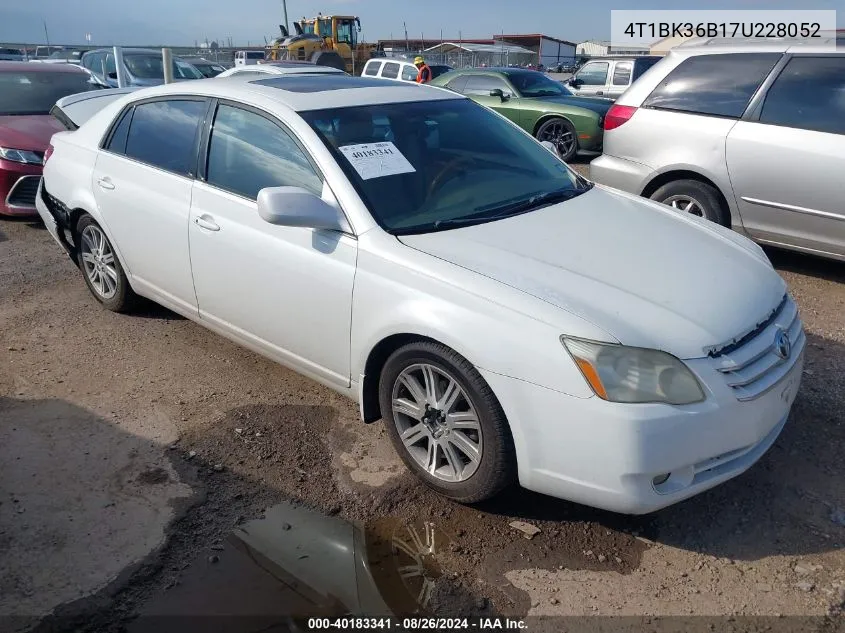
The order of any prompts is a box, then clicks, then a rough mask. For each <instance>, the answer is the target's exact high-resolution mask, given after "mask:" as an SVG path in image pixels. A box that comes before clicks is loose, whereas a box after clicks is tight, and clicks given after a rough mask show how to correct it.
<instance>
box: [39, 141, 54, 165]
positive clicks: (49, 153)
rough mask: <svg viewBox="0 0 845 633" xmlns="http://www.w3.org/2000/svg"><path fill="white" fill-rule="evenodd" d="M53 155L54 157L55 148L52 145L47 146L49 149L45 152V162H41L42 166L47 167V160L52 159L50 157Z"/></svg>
mask: <svg viewBox="0 0 845 633" xmlns="http://www.w3.org/2000/svg"><path fill="white" fill-rule="evenodd" d="M52 155H53V146H52V145H48V146H47V149H46V150H44V160H42V161H41V164H42V165H46V164H47V159H49V158H50V156H52Z"/></svg>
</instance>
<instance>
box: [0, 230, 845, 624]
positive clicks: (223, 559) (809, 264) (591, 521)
mask: <svg viewBox="0 0 845 633" xmlns="http://www.w3.org/2000/svg"><path fill="white" fill-rule="evenodd" d="M656 239H657V238H656ZM771 256H772V259H773V261H774V262H775V265H776V266H777V268H778V270H779V271H780V272H781V273H782V275H783V276H784V278H785V279H786V280H787V281H788V283H789V285H790V288H791V291H792V293H793V294H794V296H795V297H796V299H797V301H798V303H799V305H800V306H801V310H802V315H803V318H804V321H805V325H806V328H807V332H808V335H809V341H810V345H809V349H808V357H807V365H806V367H807V368H806V371H805V376H804V383H803V386H802V389H801V392H800V394H799V396H798V400H797V402H796V404H795V407H794V409H793V414H792V417H791V420H790V422H789V424H788V425H787V427H786V429H785V431H784V432H783V434H782V436H781V437H780V439H779V440H778V442H777V443H776V445H775V446H774V447H773V448H772V450H771V451H770V452H769V453H768V454H767V455H766V456H765V457H764V458H763V459H762V460H761V462H760V463H759V464H758V465H756V466H755V467H754V468H753V469H752V470H751V471H749V472H748V473H746V474H745V475H743V476H741V477H739V478H738V479H735V480H733V481H732V482H730V483H728V484H726V485H724V486H721V487H719V488H717V489H715V490H713V491H711V492H708V493H706V494H703V495H701V496H699V497H696V498H694V499H692V500H690V501H687V502H685V503H682V504H680V505H677V506H675V507H672V508H669V509H666V510H664V511H661V512H659V513H657V514H654V515H651V516H647V517H639V518H631V517H625V516H618V515H613V514H609V513H604V512H599V511H595V510H590V509H588V508H584V507H581V506H577V505H574V504H570V503H566V502H563V501H559V500H555V499H550V498H546V497H542V496H540V495H536V494H533V493H529V492H526V491H519V490H515V491H512V492H510V493H508V494H507V495H505V496H504V497H502V498H500V499H497V500H495V502H492V503H487V504H484V505H481V506H477V507H464V506H460V505H456V504H454V503H451V502H449V501H446V500H444V499H442V498H439V497H437V496H436V495H434V494H432V493H430V492H428V491H427V490H426V489H424V488H422V487H420V486H419V485H418V484H417V483H416V481H415V480H414V478H413V477H411V476H410V475H409V474H408V473H407V472H406V471H405V470H404V468H403V467H402V466H401V464H400V463H399V461H398V459H397V458H396V457H395V456H394V455H393V453H392V449H391V447H390V445H389V442H388V439H387V437H386V435H385V433H384V431H383V429H382V427H381V424H379V423H377V424H373V425H363V424H362V423H361V422H360V421H359V419H358V416H357V410H356V407H355V406H354V405H353V404H352V403H351V402H349V401H347V400H345V399H343V398H341V397H339V396H337V395H335V394H333V393H331V392H330V391H328V390H327V389H324V388H322V387H320V386H318V385H316V384H315V383H312V382H310V381H308V380H306V379H303V378H301V377H299V376H298V375H296V374H294V373H292V372H290V371H287V370H286V369H283V368H281V367H279V366H277V365H275V364H273V363H271V362H269V361H266V360H264V359H263V358H261V357H259V356H256V355H255V354H253V353H251V352H248V351H245V350H243V349H241V348H238V347H236V346H234V345H233V344H230V343H229V342H227V341H226V340H224V339H222V338H220V337H218V336H216V335H214V334H212V333H210V332H208V331H206V330H205V329H203V328H201V327H199V326H197V325H195V324H194V323H193V322H191V321H188V320H184V319H182V318H180V317H177V316H176V315H174V314H172V313H170V312H168V311H166V310H164V309H161V308H158V307H156V306H152V305H150V306H148V307H147V308H146V309H145V310H144V311H142V312H140V313H138V314H134V315H116V314H112V313H110V312H107V311H105V310H103V309H101V308H100V307H99V306H98V305H97V304H96V303H95V302H94V300H93V299H92V298H91V297H90V296H89V294H88V291H87V289H86V287H85V285H84V283H83V281H82V278H81V276H80V275H79V273H78V271H77V270H76V269H75V268H74V267H73V265H72V263H71V262H70V261H69V260H68V259H67V258H66V257H65V256H64V255H63V254H62V253H61V252H60V251H59V249H58V247H57V246H56V245H55V244H53V242H52V240H51V239H50V237H49V235H48V234H47V233H46V231H45V230H44V229H43V227H41V226H40V225H39V224H37V223H30V222H25V221H0V271H2V273H0V615H2V616H16V617H3V618H0V630H2V629H3V628H8V629H9V630H21V631H23V630H29V629H32V628H38V629H39V630H81V631H111V630H114V631H117V630H122V628H123V626H124V625H125V624H126V623H127V622H129V621H130V620H132V618H133V616H134V615H136V614H138V613H146V614H150V613H159V614H160V613H174V611H173V609H176V608H177V607H179V608H181V609H182V613H185V612H186V610H187V612H188V613H191V614H194V615H197V614H202V613H205V612H206V611H208V612H209V613H210V612H214V613H219V612H220V609H221V608H223V607H221V606H220V605H221V604H222V603H220V602H218V600H217V599H214V600H212V599H210V598H209V596H211V595H214V594H213V591H218V590H220V591H223V593H224V594H227V595H230V596H231V593H232V592H235V595H241V594H238V593H237V591H238V587H239V586H241V585H242V584H243V583H241V582H236V581H234V580H231V578H233V577H229V576H227V575H226V574H225V573H217V572H214V571H213V570H215V569H233V568H234V567H235V566H236V565H237V564H238V563H237V561H238V560H240V559H238V558H237V552H239V551H240V550H238V546H237V542H239V541H237V539H236V540H235V541H233V540H232V538H233V537H231V533H232V531H233V529H235V528H236V527H237V526H241V528H243V526H244V525H247V526H254V524H251V523H249V521H251V520H253V519H256V518H260V517H262V516H264V514H265V512H266V510H267V508H270V507H272V506H274V505H276V504H280V503H282V502H284V501H286V500H292V501H295V502H301V503H302V504H304V506H305V507H307V508H311V509H313V510H314V511H316V513H318V514H316V515H315V516H320V517H325V521H326V525H329V524H331V525H332V526H335V527H337V526H340V525H347V526H348V525H350V524H352V525H354V526H356V528H355V529H360V530H362V531H366V532H367V533H368V534H373V533H378V531H379V530H382V531H383V529H384V525H392V526H394V527H391V528H390V529H391V530H394V531H395V530H396V529H400V528H401V529H406V527H407V526H408V525H422V524H426V523H427V524H431V525H433V526H434V528H435V529H436V531H437V532H438V533H439V534H440V535H441V536H439V537H437V538H438V539H439V541H438V545H437V548H436V550H437V551H436V552H435V554H434V555H433V559H434V560H432V561H428V562H426V563H425V567H426V572H425V573H426V578H428V577H429V576H430V577H431V579H433V580H432V582H433V590H432V594H431V598H430V602H429V607H430V608H432V609H434V610H435V611H436V612H438V613H454V612H460V613H468V612H469V613H478V614H489V613H494V612H495V613H501V614H511V615H514V616H526V615H528V616H544V615H569V616H582V615H620V616H687V615H696V616H727V615H732V616H740V617H741V616H819V617H816V618H810V619H802V620H797V619H793V620H790V619H789V618H788V617H783V618H782V619H780V620H779V619H777V618H775V617H771V618H770V619H768V620H763V621H762V624H760V625H759V626H760V628H761V630H762V629H765V628H766V627H770V626H772V624H773V623H774V624H777V623H778V622H788V623H789V625H788V626H787V628H786V629H782V630H787V629H795V628H798V624H799V623H800V624H801V626H802V627H804V628H807V629H808V630H825V631H830V630H834V629H837V630H838V628H837V627H841V626H842V618H841V616H840V615H839V614H841V612H842V609H843V605H845V552H843V545H844V544H845V478H844V477H843V456H845V266H842V265H839V264H834V263H830V262H824V261H820V260H815V259H811V258H807V257H802V256H797V255H790V254H784V253H777V252H774V253H772V254H771ZM690 265H706V264H705V263H696V262H691V263H690ZM274 512H275V511H274ZM274 516H275V515H274ZM267 520H270V517H269V515H268V519H267ZM309 520H310V519H309ZM515 520H521V521H525V522H528V523H530V524H531V525H533V526H536V527H537V528H539V530H540V532H539V534H537V535H536V536H535V537H534V538H533V539H527V538H524V537H523V535H522V534H521V533H520V532H519V531H517V530H515V529H514V528H512V527H510V525H509V524H510V523H511V522H512V521H515ZM385 522H387V523H385ZM290 523H292V524H293V530H292V531H290V530H291V525H290ZM290 523H288V522H285V521H282V523H281V524H280V525H281V527H279V528H278V529H277V530H276V529H275V528H274V529H273V530H271V532H272V533H273V534H277V535H283V534H285V533H286V532H287V531H290V534H301V533H302V531H300V532H297V527H298V524H297V523H296V522H295V521H294V520H290ZM318 523H319V521H318ZM257 525H259V526H260V525H261V524H257ZM309 525H310V524H309ZM315 525H316V524H315ZM320 525H323V524H322V523H320ZM395 526H400V528H396V527H395ZM257 529H258V528H253V527H249V528H248V529H245V530H242V532H243V534H241V537H243V538H246V537H245V536H244V534H252V533H253V532H255V530H257ZM320 529H322V528H320ZM327 529H328V528H327ZM331 529H335V528H334V527H333V528H331ZM338 529H340V528H338ZM350 529H351V528H350ZM307 531H308V533H309V534H308V536H309V538H315V534H316V533H317V532H318V531H319V530H318V529H317V528H314V529H313V530H311V529H309V530H307ZM350 533H351V532H350ZM274 538H275V537H274ZM285 547H287V546H280V548H281V550H280V551H284V552H288V553H290V552H291V551H294V550H295V551H299V549H297V548H299V547H300V546H299V545H297V546H296V547H294V548H293V549H291V548H290V547H288V548H287V549H285ZM309 555H310V556H315V555H314V554H302V555H300V556H299V560H303V559H306V558H307V557H308V556H309ZM226 565H231V567H228V568H227V567H226ZM429 571H430V572H431V573H430V574H429ZM227 573H228V572H227ZM231 573H235V572H231ZM215 574H217V575H215ZM215 578H217V580H214V579H215ZM221 578H222V579H224V580H220V579H221ZM226 578H230V581H229V582H228V584H227V583H226V582H225V579H226ZM212 581H213V582H217V583H218V584H219V586H217V588H216V589H214V590H213V591H212V589H211V588H209V586H207V585H206V584H204V583H210V582H212ZM244 582H246V581H244ZM221 583H222V584H221ZM197 586H199V587H200V588H201V589H200V590H196V587H197ZM244 586H245V585H244ZM221 587H222V589H221ZM414 591H416V589H415V590H414ZM251 595H254V592H253V594H251ZM268 595H269V594H268ZM273 595H275V594H273ZM191 596H193V598H192V597H191ZM197 596H200V597H201V598H202V597H203V596H205V599H204V600H203V599H197ZM273 600H277V599H276V598H273ZM237 602H238V604H239V605H244V604H246V602H244V601H243V600H240V601H237ZM276 604H279V603H278V602H276ZM291 604H294V603H293V602H291ZM239 608H240V607H239ZM291 608H292V609H295V608H296V607H291ZM209 610H210V611H209ZM177 611H178V609H177ZM49 614H53V615H52V616H51V617H48V618H47V619H46V620H43V621H41V623H40V624H39V620H41V619H42V618H44V617H45V616H48V615H49ZM599 621H600V620H592V622H594V623H595V622H599ZM741 621H744V622H751V621H750V620H741ZM636 622H637V623H638V624H637V626H640V625H641V624H642V623H643V622H646V623H648V624H647V626H646V625H643V626H644V627H645V628H647V629H649V630H652V629H654V628H655V626H654V624H653V622H652V621H651V620H645V621H640V620H637V621H636ZM700 622H707V623H708V626H712V625H713V622H716V624H715V626H716V627H717V628H718V630H722V629H723V628H724V627H723V626H721V624H720V622H721V620H720V621H716V620H713V619H710V620H706V619H704V620H700ZM136 623H137V621H136ZM618 623H619V622H618V621H617V624H618ZM735 625H736V622H735V624H734V626H735ZM749 626H750V625H749ZM755 626H756V625H755ZM617 628H618V627H617ZM687 628H689V627H687ZM740 628H742V627H740ZM776 628H777V627H776ZM158 630H159V631H160V629H158ZM183 630H187V629H183ZM549 630H555V627H552V628H551V629H549ZM704 630H707V628H705V629H704Z"/></svg>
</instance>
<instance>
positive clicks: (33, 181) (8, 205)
mask: <svg viewBox="0 0 845 633" xmlns="http://www.w3.org/2000/svg"><path fill="white" fill-rule="evenodd" d="M41 171H42V167H41V165H31V164H23V163H14V162H12V161H8V160H0V215H7V216H34V215H37V213H36V211H35V190H36V187H37V185H38V180H39V179H40V178H41Z"/></svg>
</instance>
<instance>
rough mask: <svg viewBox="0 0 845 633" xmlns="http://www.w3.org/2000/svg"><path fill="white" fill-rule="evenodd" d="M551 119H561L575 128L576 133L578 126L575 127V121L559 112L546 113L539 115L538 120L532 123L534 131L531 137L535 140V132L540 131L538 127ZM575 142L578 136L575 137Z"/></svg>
mask: <svg viewBox="0 0 845 633" xmlns="http://www.w3.org/2000/svg"><path fill="white" fill-rule="evenodd" d="M551 119H563V120H564V121H566V122H567V123H569V124H570V125H571V126H572V127H574V128H575V131H576V132H577V131H578V126H577V125H575V121H573V120H572V119H571V118H570V117H568V116H566V115H565V114H561V113H560V112H546V113H544V114H542V115H540V118H539V119H537V121H536V122H535V123H534V129H533V130H532V131H531V135H532V136H534V137H535V138H536V137H537V132H539V131H540V126H542V125H543V124H544V123H545V122H546V121H549V120H551ZM575 140H576V141H577V140H578V135H577V134H576V135H575Z"/></svg>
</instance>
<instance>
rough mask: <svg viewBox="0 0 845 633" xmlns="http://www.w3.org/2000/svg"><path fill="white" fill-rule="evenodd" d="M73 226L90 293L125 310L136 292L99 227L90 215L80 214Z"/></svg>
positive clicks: (129, 305) (80, 262) (118, 308)
mask: <svg viewBox="0 0 845 633" xmlns="http://www.w3.org/2000/svg"><path fill="white" fill-rule="evenodd" d="M76 230H77V234H78V235H79V243H78V246H79V259H78V261H79V267H80V268H81V269H82V274H83V277H84V278H85V284H86V285H87V286H88V289H89V290H90V291H91V294H93V295H94V297H95V298H96V299H97V301H99V302H100V303H102V304H103V305H104V306H105V307H106V308H108V309H109V310H112V311H114V312H124V311H126V310H128V309H129V308H130V307H131V306H132V304H133V303H134V301H135V298H136V295H135V293H134V292H133V291H132V288H131V287H130V286H129V281H128V280H127V279H126V274H125V273H124V272H123V268H122V267H121V265H120V262H119V261H118V259H117V256H116V255H115V252H114V248H113V247H112V245H111V242H109V238H108V237H106V234H105V232H104V231H103V229H102V227H100V225H99V224H97V222H96V221H95V220H94V218H92V217H91V216H90V215H83V216H82V217H81V218H80V219H79V222H78V223H77V225H76Z"/></svg>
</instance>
